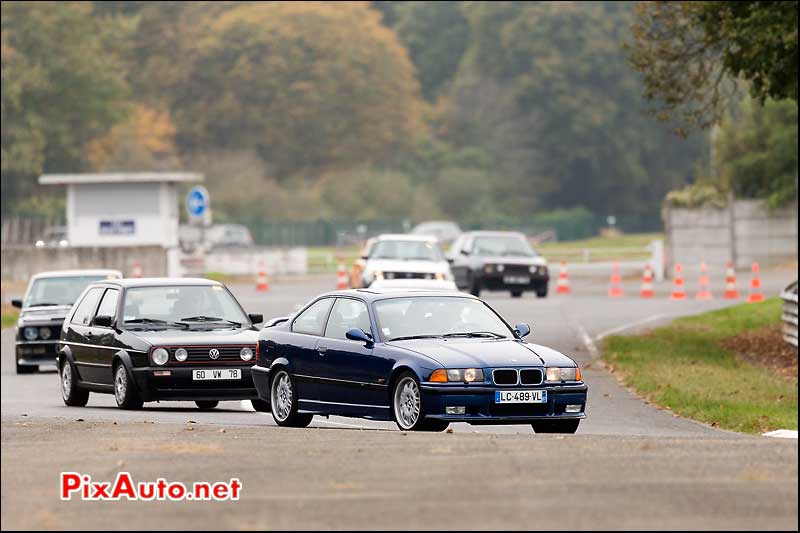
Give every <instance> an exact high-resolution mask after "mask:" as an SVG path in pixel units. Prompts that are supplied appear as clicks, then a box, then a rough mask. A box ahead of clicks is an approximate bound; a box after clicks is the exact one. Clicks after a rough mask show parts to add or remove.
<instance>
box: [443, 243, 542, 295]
mask: <svg viewBox="0 0 800 533" xmlns="http://www.w3.org/2000/svg"><path fill="white" fill-rule="evenodd" d="M447 259H448V261H449V262H450V268H451V269H452V271H453V277H454V278H455V282H456V285H458V288H459V289H461V290H464V291H468V292H470V293H471V294H473V295H475V296H478V295H480V293H481V291H482V290H488V291H509V292H510V293H511V296H513V297H515V298H518V297H520V296H522V293H523V292H525V291H533V292H535V293H536V296H538V297H539V298H544V297H546V296H547V288H548V283H549V281H550V273H549V271H548V269H547V261H546V260H545V258H544V257H542V256H540V255H539V254H538V253H536V251H535V250H534V249H533V248H532V247H531V245H530V243H528V240H527V239H526V238H525V235H524V234H522V233H519V232H515V231H471V232H467V233H462V234H461V236H460V237H459V238H458V239H456V241H455V242H454V243H453V245H452V246H451V247H450V250H449V252H448V256H447Z"/></svg>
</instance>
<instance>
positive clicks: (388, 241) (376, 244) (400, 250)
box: [354, 234, 453, 287]
mask: <svg viewBox="0 0 800 533" xmlns="http://www.w3.org/2000/svg"><path fill="white" fill-rule="evenodd" d="M360 260H361V261H363V266H362V267H361V268H360V273H359V276H358V279H356V280H354V281H355V287H369V286H370V285H371V284H372V283H373V282H375V281H379V280H396V279H420V280H425V279H428V280H438V281H447V280H452V279H453V276H452V274H451V272H450V265H449V264H448V263H447V260H446V259H445V257H444V254H443V253H442V250H441V249H440V248H439V244H438V241H437V240H436V238H435V237H430V236H425V235H406V234H385V235H380V236H378V237H376V238H375V239H374V241H373V242H371V243H370V244H369V245H368V247H367V249H366V255H363V256H362V257H361V258H360Z"/></svg>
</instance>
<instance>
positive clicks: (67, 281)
mask: <svg viewBox="0 0 800 533" xmlns="http://www.w3.org/2000/svg"><path fill="white" fill-rule="evenodd" d="M101 279H106V276H68V277H63V278H62V277H58V278H38V279H37V280H36V281H34V282H33V285H31V288H30V290H29V291H28V294H27V295H26V296H25V302H24V305H23V307H44V306H51V305H72V304H74V303H75V300H77V299H78V296H80V295H81V293H82V292H83V289H85V288H86V286H87V285H89V284H90V283H92V282H95V281H99V280H101Z"/></svg>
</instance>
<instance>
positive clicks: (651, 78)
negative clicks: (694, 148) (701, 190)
mask: <svg viewBox="0 0 800 533" xmlns="http://www.w3.org/2000/svg"><path fill="white" fill-rule="evenodd" d="M632 30H633V38H632V40H631V41H630V42H629V43H628V51H629V57H630V62H631V64H632V65H633V66H634V67H635V68H636V69H637V70H638V71H640V72H641V74H642V75H643V77H644V83H645V91H644V94H645V96H646V97H647V98H648V99H649V100H650V101H652V102H653V104H654V107H653V111H654V112H656V114H657V116H658V117H659V118H660V119H661V120H674V121H675V122H676V123H678V128H677V131H678V132H679V133H681V134H684V133H685V132H686V130H688V129H690V128H692V127H707V126H709V125H711V124H713V123H715V122H717V121H718V120H719V119H720V117H721V115H722V113H723V112H724V110H725V108H726V106H727V105H728V104H729V103H730V100H731V97H732V96H733V95H734V94H735V90H736V83H735V80H737V79H741V80H745V81H746V82H747V83H748V86H749V88H750V94H751V95H752V96H753V97H754V98H757V99H758V100H759V101H761V102H763V101H764V100H765V99H766V98H773V99H782V98H789V99H792V100H794V101H795V103H796V102H797V61H798V57H797V2H761V1H748V2H720V1H707V2H640V3H639V4H638V5H637V7H636V17H635V20H634V23H633V26H632Z"/></svg>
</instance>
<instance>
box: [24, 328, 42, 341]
mask: <svg viewBox="0 0 800 533" xmlns="http://www.w3.org/2000/svg"><path fill="white" fill-rule="evenodd" d="M22 335H23V336H24V337H25V340H28V341H35V340H36V338H37V337H38V336H39V330H37V329H36V328H25V329H23V330H22Z"/></svg>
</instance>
